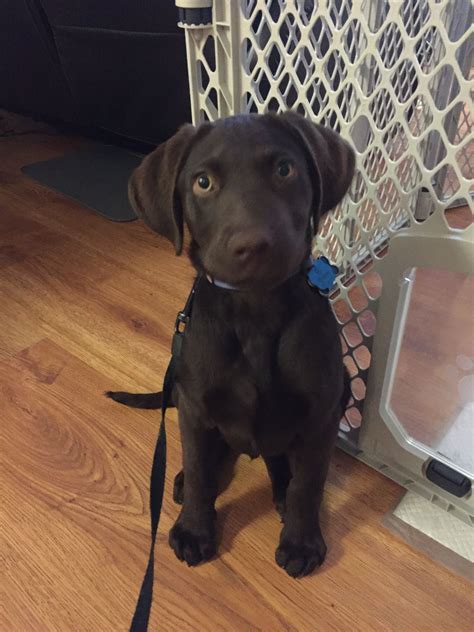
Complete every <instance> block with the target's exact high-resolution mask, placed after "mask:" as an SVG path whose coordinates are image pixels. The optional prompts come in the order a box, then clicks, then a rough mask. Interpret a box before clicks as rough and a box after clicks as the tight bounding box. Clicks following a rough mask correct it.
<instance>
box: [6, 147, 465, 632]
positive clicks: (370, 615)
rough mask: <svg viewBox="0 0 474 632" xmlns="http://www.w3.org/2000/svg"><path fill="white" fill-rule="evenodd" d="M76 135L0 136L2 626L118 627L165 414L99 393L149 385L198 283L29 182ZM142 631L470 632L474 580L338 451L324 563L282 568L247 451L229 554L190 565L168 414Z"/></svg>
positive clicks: (177, 263)
mask: <svg viewBox="0 0 474 632" xmlns="http://www.w3.org/2000/svg"><path fill="white" fill-rule="evenodd" d="M82 144H83V141H81V140H80V139H70V138H65V137H54V136H46V135H26V136H19V137H16V138H4V139H0V323H1V324H0V387H1V394H0V406H1V423H2V446H1V454H2V462H3V463H2V474H1V477H2V479H1V489H2V500H1V508H0V532H1V536H0V537H1V559H2V567H1V569H0V572H1V604H2V606H1V612H0V630H1V632H23V631H30V630H34V631H53V630H54V631H56V630H57V631H60V632H69V631H73V632H82V631H84V632H85V631H87V632H91V631H92V632H109V631H110V632H115V631H121V630H124V631H125V630H127V629H128V625H129V622H130V617H131V615H132V612H133V608H134V605H135V599H136V597H137V594H138V589H139V585H140V582H141V579H142V575H143V572H144V568H145V564H146V560H147V556H148V545H149V516H148V476H149V470H150V464H151V458H152V452H153V447H154V442H155V438H156V430H157V425H158V415H157V414H156V412H152V411H150V412H145V411H133V410H131V409H125V408H121V407H119V406H117V405H114V404H113V403H112V402H111V401H109V400H107V399H105V398H104V397H103V396H102V392H103V391H104V390H106V389H109V388H112V389H120V388H124V389H138V390H140V389H155V388H157V387H159V386H160V382H161V379H162V376H163V372H164V369H165V366H166V363H167V361H168V351H169V343H170V334H171V331H172V326H173V322H174V317H175V314H176V312H177V310H178V309H179V308H180V307H181V306H182V304H183V300H184V299H185V297H186V294H187V291H188V288H189V285H190V279H191V276H192V273H191V270H190V267H189V264H188V263H187V261H186V259H185V258H180V259H178V258H176V257H175V256H174V254H173V252H172V247H171V245H168V244H167V243H165V242H164V241H162V240H160V239H158V238H157V237H156V236H154V235H152V234H150V233H149V232H147V230H146V229H145V228H144V227H143V226H142V225H141V224H140V223H138V222H134V223H129V224H122V225H120V224H114V223H111V222H108V221H106V220H104V219H101V218H100V217H98V216H96V215H94V214H93V213H91V212H89V211H88V210H86V209H85V208H83V207H81V206H80V205H78V204H76V203H74V202H72V201H70V200H68V199H66V198H64V197H62V196H61V195H59V194H56V193H54V192H52V191H48V190H46V189H43V188H41V187H40V186H38V185H36V184H34V183H33V182H31V181H29V180H28V179H27V178H25V177H24V176H22V175H21V173H20V168H21V166H22V165H24V164H27V163H29V162H33V161H37V160H41V159H47V158H51V157H54V156H57V155H59V154H61V153H64V151H66V150H68V149H70V148H71V147H78V146H81V145H82ZM168 428H169V466H168V479H167V489H166V493H165V502H164V514H163V516H162V522H161V525H160V535H159V538H158V545H157V563H156V585H155V602H154V603H155V605H154V609H153V613H152V621H151V625H150V630H153V631H155V630H159V631H166V632H174V631H179V632H186V631H198V632H202V631H209V632H211V631H212V632H215V631H230V630H232V631H239V632H240V631H243V630H263V631H268V632H278V631H280V630H281V631H283V630H286V631H288V630H290V631H295V630H297V631H308V632H309V631H317V632H325V631H326V630H327V631H331V630H334V631H337V632H341V631H345V630H347V631H351V632H352V631H354V630H361V631H364V632H365V631H368V630H380V631H390V630H393V631H396V632H413V631H425V630H426V631H430V632H433V631H443V632H444V631H448V630H449V631H450V630H456V631H467V630H472V622H473V616H474V611H473V602H472V596H473V594H472V587H471V585H470V584H469V583H468V582H467V581H466V580H463V579H461V578H459V577H457V576H455V575H453V574H451V573H450V572H448V571H447V570H445V569H444V568H442V567H439V566H438V565H436V564H435V563H434V562H432V561H431V560H430V559H428V558H426V557H424V556H423V555H422V554H421V553H418V552H416V551H414V550H412V549H410V548H409V547H408V546H407V545H406V544H404V543H403V542H402V541H400V540H398V539H397V538H395V537H394V536H393V535H391V534H390V533H389V532H387V531H386V530H384V529H383V528H382V527H381V526H380V520H381V518H382V517H383V516H384V515H385V514H386V513H387V512H388V511H390V509H391V508H392V506H393V505H394V503H395V502H396V501H397V499H398V498H399V497H400V494H401V490H400V489H399V488H398V487H397V486H396V485H395V484H394V483H392V482H390V481H389V480H387V479H386V478H384V477H382V476H381V475H379V474H377V473H376V472H374V471H372V470H371V469H369V468H367V467H366V466H364V465H362V464H361V463H359V462H357V461H355V460H354V459H352V458H351V457H349V456H347V455H345V454H343V453H341V452H337V453H336V455H335V458H334V462H333V465H332V468H331V473H330V477H329V483H328V486H327V494H326V502H325V508H324V527H325V533H326V536H327V541H328V545H329V553H328V558H327V561H326V564H325V565H324V567H323V568H322V569H321V570H320V571H319V572H318V573H316V574H314V575H313V576H312V577H310V578H306V579H303V580H300V581H295V580H291V579H290V578H289V577H288V576H287V575H286V574H285V573H284V572H283V571H281V570H280V569H279V568H278V567H277V566H276V565H275V563H274V561H273V555H274V549H275V546H276V543H277V539H278V534H279V531H280V524H279V521H278V518H277V515H276V513H275V512H274V510H273V508H272V503H271V497H270V490H269V485H268V482H267V479H266V475H265V472H264V468H263V466H262V463H261V462H260V461H259V460H257V461H253V462H250V460H249V459H245V458H242V459H241V460H240V461H239V463H238V465H237V468H236V473H235V478H234V481H233V482H232V484H231V486H230V487H229V488H228V489H227V490H226V492H225V493H224V495H223V496H222V497H221V498H220V499H219V502H218V515H219V525H220V532H221V545H220V556H219V558H218V559H216V560H215V561H213V562H212V563H208V564H206V565H203V566H201V567H199V568H196V569H189V568H187V567H186V566H184V565H183V564H181V563H179V562H178V561H177V560H176V558H175V557H174V554H173V553H172V552H171V550H170V549H169V547H168V545H167V542H166V540H167V532H168V530H169V528H170V526H171V524H172V522H173V520H174V519H175V517H176V515H177V507H176V506H175V505H173V503H172V501H171V493H170V482H171V480H172V478H173V476H174V474H175V473H176V472H177V470H178V469H179V467H180V465H179V464H180V447H179V441H178V433H177V426H176V416H175V414H174V412H172V413H171V414H170V416H169V424H168Z"/></svg>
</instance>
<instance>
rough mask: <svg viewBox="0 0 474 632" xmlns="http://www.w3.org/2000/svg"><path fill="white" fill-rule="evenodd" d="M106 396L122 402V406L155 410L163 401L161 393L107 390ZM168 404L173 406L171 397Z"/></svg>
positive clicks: (170, 406)
mask: <svg viewBox="0 0 474 632" xmlns="http://www.w3.org/2000/svg"><path fill="white" fill-rule="evenodd" d="M105 396H106V397H110V399H113V400H114V402H118V403H119V404H123V405H124V406H131V407H132V408H147V409H149V410H156V409H157V408H161V404H162V401H163V393H162V392H161V391H160V392H159V393H126V392H124V391H107V392H106V393H105ZM170 400H171V401H170V402H169V404H168V407H169V408H173V407H174V406H175V404H174V402H173V398H172V397H171V398H170Z"/></svg>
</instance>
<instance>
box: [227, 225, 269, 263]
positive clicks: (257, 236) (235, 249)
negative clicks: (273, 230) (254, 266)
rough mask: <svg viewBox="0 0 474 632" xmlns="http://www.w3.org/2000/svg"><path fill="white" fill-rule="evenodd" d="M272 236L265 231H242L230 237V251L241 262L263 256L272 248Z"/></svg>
mask: <svg viewBox="0 0 474 632" xmlns="http://www.w3.org/2000/svg"><path fill="white" fill-rule="evenodd" d="M270 245H271V243H270V238H269V237H268V236H267V235H265V234H264V233H257V232H245V233H244V232H241V233H236V234H234V235H232V237H231V238H230V239H229V244H228V247H229V251H230V253H231V255H232V256H233V257H234V258H235V259H237V260H238V261H239V262H240V263H246V262H247V261H250V260H251V259H256V258H261V257H263V256H264V255H265V254H266V253H267V251H268V250H269V248H270Z"/></svg>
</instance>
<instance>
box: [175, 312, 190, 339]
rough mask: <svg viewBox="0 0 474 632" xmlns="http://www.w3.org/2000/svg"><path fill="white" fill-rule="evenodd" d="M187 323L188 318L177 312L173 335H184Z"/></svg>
mask: <svg viewBox="0 0 474 632" xmlns="http://www.w3.org/2000/svg"><path fill="white" fill-rule="evenodd" d="M188 322H189V316H188V315H187V314H185V313H184V311H183V312H178V315H177V316H176V322H175V325H174V333H175V334H184V330H185V329H186V325H187V324H188Z"/></svg>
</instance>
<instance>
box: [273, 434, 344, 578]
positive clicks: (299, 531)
mask: <svg viewBox="0 0 474 632" xmlns="http://www.w3.org/2000/svg"><path fill="white" fill-rule="evenodd" d="M336 436H337V423H336V424H332V425H331V427H329V428H328V429H327V430H326V432H325V433H324V435H323V436H321V435H319V436H318V437H316V438H315V439H314V440H312V441H311V440H306V439H305V440H304V441H303V440H297V441H296V443H295V445H294V446H293V447H292V449H291V451H290V452H289V453H288V459H289V463H290V469H291V474H292V478H291V480H290V482H289V485H288V490H287V493H286V511H285V524H284V526H283V529H282V531H281V535H280V544H279V546H278V548H277V550H276V553H275V559H276V562H277V564H278V565H279V566H281V567H282V568H284V569H285V570H286V572H287V573H288V574H289V575H291V576H292V577H302V576H304V575H309V573H311V572H312V571H313V570H314V569H315V568H316V567H317V566H320V565H321V564H322V563H323V562H324V558H325V556H326V544H325V542H324V538H323V536H322V534H321V529H320V526H319V508H320V505H321V500H322V496H323V489H324V483H325V481H326V476H327V472H328V466H329V459H330V456H331V453H332V449H333V446H334V443H335V440H336Z"/></svg>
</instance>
